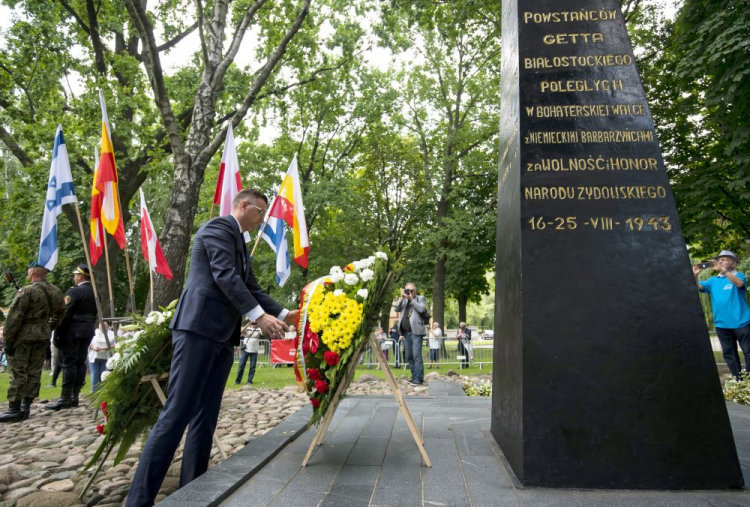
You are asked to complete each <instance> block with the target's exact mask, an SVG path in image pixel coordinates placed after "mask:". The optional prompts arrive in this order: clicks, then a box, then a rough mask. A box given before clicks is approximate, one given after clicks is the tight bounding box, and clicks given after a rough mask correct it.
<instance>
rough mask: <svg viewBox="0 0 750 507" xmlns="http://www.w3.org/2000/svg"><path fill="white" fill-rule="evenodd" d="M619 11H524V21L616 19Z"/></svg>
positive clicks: (527, 22)
mask: <svg viewBox="0 0 750 507" xmlns="http://www.w3.org/2000/svg"><path fill="white" fill-rule="evenodd" d="M616 19H617V11H605V10H593V9H588V10H584V9H581V10H579V11H560V12H524V13H523V22H524V24H529V23H537V24H539V23H568V22H572V21H614V20H616Z"/></svg>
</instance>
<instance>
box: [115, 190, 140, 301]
mask: <svg viewBox="0 0 750 507" xmlns="http://www.w3.org/2000/svg"><path fill="white" fill-rule="evenodd" d="M117 201H118V202H119V201H120V199H119V196H118V199H117ZM120 220H122V206H120ZM124 250H125V268H126V269H127V271H128V287H129V288H130V310H131V311H132V312H133V313H135V311H136V310H135V292H134V291H133V274H132V273H131V271H130V254H128V240H127V238H126V239H125V249H124Z"/></svg>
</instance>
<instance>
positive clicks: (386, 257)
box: [375, 252, 388, 261]
mask: <svg viewBox="0 0 750 507" xmlns="http://www.w3.org/2000/svg"><path fill="white" fill-rule="evenodd" d="M375 257H379V258H381V259H383V260H386V261H387V260H388V255H386V254H385V252H375Z"/></svg>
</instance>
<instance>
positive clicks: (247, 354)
mask: <svg viewBox="0 0 750 507" xmlns="http://www.w3.org/2000/svg"><path fill="white" fill-rule="evenodd" d="M248 358H250V371H248V372H247V383H248V384H251V383H252V382H253V378H254V377H255V365H256V363H257V362H258V353H257V352H246V351H244V350H243V351H242V355H241V356H240V365H239V366H238V367H237V379H236V380H235V382H242V374H243V373H245V365H246V364H247V359H248Z"/></svg>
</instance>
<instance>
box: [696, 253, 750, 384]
mask: <svg viewBox="0 0 750 507" xmlns="http://www.w3.org/2000/svg"><path fill="white" fill-rule="evenodd" d="M738 263H739V260H738V259H737V256H736V255H734V254H733V253H732V252H730V251H729V250H722V251H721V253H720V254H719V255H717V256H716V257H715V258H714V259H713V260H711V261H705V262H701V263H699V264H696V265H694V266H693V275H695V276H698V274H699V273H700V272H701V271H702V270H703V269H713V270H714V271H718V272H719V274H718V275H716V276H712V277H711V278H709V279H708V280H705V281H702V282H701V281H699V282H698V290H699V291H700V292H707V293H708V294H709V295H710V297H711V308H712V310H713V313H714V327H715V328H716V335H717V336H718V337H719V342H721V352H722V354H723V355H724V360H725V361H726V363H727V366H728V367H729V371H731V372H732V376H733V377H734V378H736V379H739V377H740V370H741V369H742V363H741V362H740V355H739V354H738V353H737V343H738V342H739V344H740V348H741V349H742V353H743V354H744V355H745V371H747V362H748V359H750V307H748V304H747V285H746V282H745V275H744V274H743V273H738V272H737V271H735V269H734V268H735V267H736V266H737V264H738Z"/></svg>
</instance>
